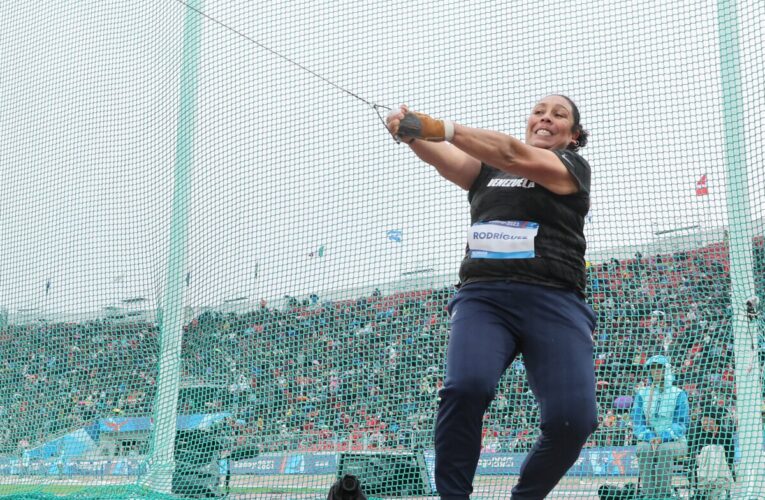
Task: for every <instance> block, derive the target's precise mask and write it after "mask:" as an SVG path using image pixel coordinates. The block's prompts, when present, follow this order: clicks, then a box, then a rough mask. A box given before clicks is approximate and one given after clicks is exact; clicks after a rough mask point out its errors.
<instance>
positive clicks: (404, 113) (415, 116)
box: [388, 105, 454, 144]
mask: <svg viewBox="0 0 765 500" xmlns="http://www.w3.org/2000/svg"><path fill="white" fill-rule="evenodd" d="M388 130H390V131H391V134H393V135H395V136H397V137H400V138H401V140H403V141H404V142H406V143H407V144H411V142H412V141H413V140H414V139H422V140H425V141H431V142H441V141H448V140H451V138H452V137H453V136H454V124H453V123H452V122H450V121H449V120H437V119H435V118H433V117H431V116H428V115H426V114H424V113H417V112H415V111H409V109H408V108H407V107H406V106H405V105H402V106H401V107H400V108H399V109H398V110H394V111H393V112H391V113H389V114H388Z"/></svg>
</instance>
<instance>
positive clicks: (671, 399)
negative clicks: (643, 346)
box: [632, 355, 689, 498]
mask: <svg viewBox="0 0 765 500" xmlns="http://www.w3.org/2000/svg"><path fill="white" fill-rule="evenodd" d="M646 368H647V370H648V371H649V377H650V381H649V384H648V386H646V387H643V388H641V389H640V390H638V391H637V394H636V396H635V400H634V403H633V406H632V422H633V432H634V435H635V438H636V439H637V441H638V444H637V458H638V467H639V469H640V482H641V492H642V494H643V495H644V496H646V497H648V498H670V497H671V496H672V468H673V463H674V461H675V460H676V459H678V458H680V457H683V456H685V455H686V453H687V452H688V446H687V443H686V439H685V434H686V430H687V426H688V418H689V414H688V396H687V395H686V393H685V391H684V390H682V389H680V388H678V387H675V386H674V385H672V383H673V378H672V369H671V366H670V363H669V359H667V358H666V357H665V356H662V355H657V356H653V357H651V358H649V359H648V361H647V362H646Z"/></svg>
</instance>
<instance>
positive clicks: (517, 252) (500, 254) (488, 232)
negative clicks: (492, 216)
mask: <svg viewBox="0 0 765 500" xmlns="http://www.w3.org/2000/svg"><path fill="white" fill-rule="evenodd" d="M538 231H539V224H537V223H536V222H528V221H515V220H511V221H489V222H476V223H475V224H473V225H472V226H470V228H468V247H469V248H470V257H471V258H473V259H532V258H534V238H536V236H537V232H538Z"/></svg>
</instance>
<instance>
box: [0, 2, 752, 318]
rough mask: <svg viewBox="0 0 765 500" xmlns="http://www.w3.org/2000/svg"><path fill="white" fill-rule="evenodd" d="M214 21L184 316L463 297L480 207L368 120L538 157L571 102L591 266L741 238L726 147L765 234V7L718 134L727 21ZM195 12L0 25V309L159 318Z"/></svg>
mask: <svg viewBox="0 0 765 500" xmlns="http://www.w3.org/2000/svg"><path fill="white" fill-rule="evenodd" d="M198 5H199V8H200V9H201V10H202V11H204V12H205V13H206V14H207V15H208V16H209V17H210V18H213V19H215V20H217V21H218V22H213V21H211V20H210V19H202V21H201V22H202V31H201V38H200V44H201V45H200V52H199V58H198V65H197V67H196V69H197V73H196V74H197V84H198V86H197V94H196V100H195V103H196V114H195V120H194V126H193V136H192V138H191V140H193V152H194V154H193V159H192V162H191V164H190V168H191V178H192V188H191V199H190V201H189V205H188V206H189V209H188V239H187V242H186V247H185V248H186V261H185V268H184V269H183V271H182V272H183V274H184V275H185V276H188V278H189V279H188V286H187V287H185V289H184V291H185V299H184V301H185V304H186V305H188V306H194V307H201V306H219V305H220V304H222V303H224V302H225V301H226V300H231V299H235V298H238V297H247V298H248V299H247V300H248V301H251V302H254V303H257V301H258V300H259V299H260V298H268V299H269V300H274V299H276V298H278V297H283V296H284V295H285V294H289V295H305V294H308V293H312V292H316V293H319V294H320V295H322V296H325V297H332V296H341V295H343V294H344V292H343V291H344V290H345V291H348V290H354V292H346V293H345V294H346V295H347V294H351V295H352V294H353V293H368V291H369V290H371V289H372V288H374V287H375V286H382V287H384V285H385V284H386V283H391V282H397V281H401V280H402V279H403V280H405V281H407V280H408V281H407V282H408V283H410V282H411V281H413V280H421V281H422V282H423V283H425V282H428V280H433V281H437V280H442V281H443V280H446V281H447V282H452V283H453V282H456V273H457V270H458V267H459V262H460V260H461V258H462V255H463V252H464V246H465V231H466V229H467V226H468V223H469V212H468V208H469V207H468V203H467V198H466V193H465V192H464V191H462V190H460V189H459V188H457V187H456V186H453V185H451V184H449V183H448V182H447V181H445V180H444V179H441V178H440V177H439V176H438V174H437V173H436V172H435V171H434V170H433V169H432V168H430V167H428V166H427V165H425V164H423V163H422V162H420V161H419V160H417V158H416V157H415V156H414V155H413V154H412V153H411V152H409V151H408V148H407V147H406V146H403V145H397V144H396V143H395V142H394V141H393V140H392V139H391V137H390V136H389V135H388V134H387V133H386V131H385V129H384V128H383V125H382V124H381V122H380V119H379V117H378V116H377V114H376V112H375V111H374V110H373V109H372V107H371V106H370V105H369V104H368V103H374V104H381V105H385V106H395V105H398V104H400V103H407V104H408V105H410V107H411V108H413V109H416V110H420V111H423V112H427V113H429V114H432V115H434V116H437V117H444V118H450V119H452V120H455V121H456V122H458V123H461V124H465V125H469V126H474V127H481V128H488V129H493V130H499V131H502V132H505V133H508V134H511V135H514V136H516V137H521V138H522V137H523V131H524V128H525V120H526V117H527V116H528V113H529V112H530V110H531V108H532V106H533V105H534V103H535V102H536V101H537V100H538V99H540V98H541V97H543V96H545V95H547V94H550V93H564V94H566V95H568V96H570V97H571V98H572V99H573V100H574V101H576V102H577V104H578V105H579V108H580V110H581V113H582V122H583V124H584V126H585V127H586V128H588V129H589V130H590V132H591V139H590V144H589V145H588V146H587V147H586V148H584V149H583V150H582V155H583V156H584V157H585V158H586V159H587V160H588V161H589V162H590V164H591V165H592V169H593V187H592V209H591V212H590V215H591V218H590V219H589V220H588V223H587V225H586V236H587V239H588V252H589V253H588V255H589V256H594V255H598V256H601V255H608V252H609V251H610V249H613V248H615V247H625V246H640V245H644V244H645V245H648V244H650V243H651V242H652V241H655V240H656V236H655V233H656V232H657V231H666V230H671V229H675V228H682V227H689V226H700V227H701V228H702V229H708V228H711V227H717V226H721V225H725V224H727V220H728V215H727V214H728V210H729V204H728V196H727V194H726V193H727V190H728V189H729V187H731V186H730V185H729V182H728V174H727V173H726V165H727V164H728V163H726V149H725V137H726V133H727V135H728V137H731V138H732V140H733V141H735V144H737V145H738V146H741V147H742V149H741V150H740V151H741V157H742V158H743V160H744V161H745V163H746V165H748V168H747V184H746V187H743V186H742V185H739V186H738V189H739V190H738V194H736V195H735V197H732V198H731V205H733V204H740V203H743V200H745V199H746V198H745V197H744V196H741V192H742V191H748V195H749V204H750V212H751V217H752V219H761V218H762V217H763V215H764V214H763V207H764V206H765V199H764V198H765V196H764V195H763V193H765V167H763V165H765V162H764V161H763V160H764V159H765V158H764V157H765V151H764V150H763V146H762V141H761V139H760V138H761V137H762V133H763V131H764V130H765V127H763V122H764V119H763V115H765V113H764V112H765V97H763V94H762V92H761V89H762V88H765V67H764V65H765V63H764V62H763V60H764V59H765V58H764V57H763V52H762V48H761V44H760V43H759V42H757V43H754V41H759V40H761V39H762V32H761V31H762V18H763V15H764V14H765V6H763V5H762V3H761V2H757V1H740V2H738V11H739V19H740V23H739V27H740V29H739V37H740V40H741V41H740V44H739V49H740V53H739V57H740V58H739V65H740V68H741V80H740V85H741V87H740V88H741V96H742V98H743V104H744V105H743V107H742V109H740V110H734V111H736V113H735V114H734V115H733V116H734V119H735V121H734V122H733V123H735V124H736V126H735V127H731V128H728V129H727V130H726V128H725V126H724V122H723V116H724V115H723V113H724V106H723V104H724V101H723V89H724V87H723V85H722V80H721V76H720V75H721V66H720V57H721V55H720V44H719V32H718V20H719V19H718V12H717V2H713V1H704V2H698V1H695V0H694V1H691V0H681V1H675V2H671V3H668V2H633V1H623V2H613V1H607V0H603V1H583V2H577V3H576V5H575V6H572V4H571V2H567V1H558V0H550V1H546V2H525V1H522V2H515V1H514V2H507V1H486V0H481V1H474V2H469V3H466V2H458V1H445V2H443V1H442V2H429V1H426V2H416V3H412V2H405V1H398V0H395V1H394V0H380V1H377V2H374V3H367V2H350V1H346V0H340V1H332V2H330V1H319V2H317V1H309V0H294V1H279V2H250V1H245V0H227V1H226V2H222V1H212V0H205V1H203V2H202V1H200V2H199V4H198ZM186 10H187V9H186V7H185V6H184V5H183V4H182V3H181V2H179V1H177V0H167V1H165V2H156V1H134V2H124V1H113V0H98V1H96V0H83V1H81V2H74V3H61V2H52V1H43V2H14V3H12V4H11V5H9V6H6V7H5V8H4V15H3V16H2V17H0V67H2V68H3V71H2V75H0V137H2V140H0V234H2V244H1V246H0V252H2V258H0V309H6V310H8V311H11V312H13V311H18V310H34V311H35V313H34V314H38V312H39V314H40V315H45V314H75V313H79V312H85V311H98V310H100V309H102V308H103V307H105V306H111V305H117V304H120V303H121V302H122V301H123V300H125V299H128V298H131V297H146V298H147V299H148V301H149V303H150V304H152V305H156V303H157V301H158V300H159V299H160V298H161V297H162V296H163V291H164V284H165V283H166V282H167V268H168V266H167V258H168V248H169V244H170V240H169V231H170V229H169V228H170V220H171V215H172V207H173V179H174V169H175V168H176V166H177V155H176V147H177V141H178V111H179V95H180V88H181V85H182V82H181V61H182V57H181V55H182V49H183V27H184V18H185V15H186ZM197 16H198V15H197ZM221 24H223V25H226V26H228V27H230V28H231V29H226V28H224V27H223V26H222V25H221ZM232 30H236V31H238V32H239V34H236V33H234V32H233V31H232ZM352 94H353V95H352ZM365 101H366V102H365ZM186 139H189V137H187V138H186ZM704 174H706V175H707V179H708V189H709V195H708V196H703V197H697V196H696V195H695V187H696V182H697V181H698V179H699V178H700V177H701V176H702V175H704ZM392 229H396V230H401V234H402V235H403V238H402V241H401V242H394V241H391V240H390V239H389V238H388V237H387V231H388V230H392ZM691 232H692V231H691ZM320 246H323V247H324V255H323V256H322V257H311V256H310V254H311V253H312V252H316V251H317V249H318V248H319V247H320ZM422 270H427V271H422ZM184 279H185V277H184ZM48 283H50V286H47V284H48ZM390 286H393V287H395V286H396V285H390ZM46 290H47V291H46Z"/></svg>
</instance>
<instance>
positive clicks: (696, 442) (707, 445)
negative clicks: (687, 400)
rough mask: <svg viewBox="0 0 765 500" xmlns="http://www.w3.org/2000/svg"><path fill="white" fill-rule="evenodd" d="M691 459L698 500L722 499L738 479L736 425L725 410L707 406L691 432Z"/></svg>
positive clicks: (692, 476) (689, 432)
mask: <svg viewBox="0 0 765 500" xmlns="http://www.w3.org/2000/svg"><path fill="white" fill-rule="evenodd" d="M688 457H689V462H690V464H689V465H690V469H691V470H690V472H691V484H693V485H694V490H695V495H694V497H693V498H694V499H695V500H713V499H717V498H722V497H724V495H725V494H726V492H727V490H729V489H730V487H731V485H732V484H733V481H734V480H735V478H736V475H735V474H736V472H735V469H734V466H733V457H734V449H733V424H732V423H731V422H730V421H729V420H728V419H727V418H726V417H725V409H724V408H721V407H720V406H719V405H717V404H707V405H705V407H704V408H703V409H702V411H701V414H700V418H698V419H697V420H696V421H695V422H694V423H693V424H692V425H691V427H690V429H689V431H688Z"/></svg>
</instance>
